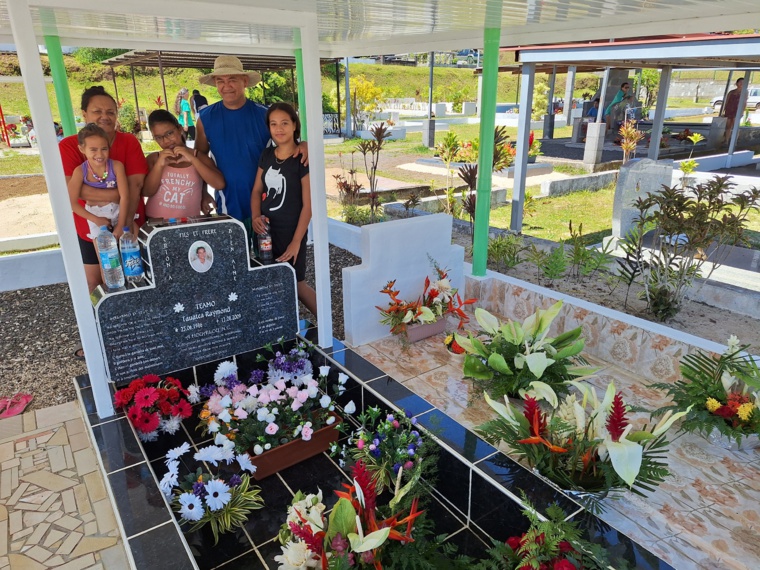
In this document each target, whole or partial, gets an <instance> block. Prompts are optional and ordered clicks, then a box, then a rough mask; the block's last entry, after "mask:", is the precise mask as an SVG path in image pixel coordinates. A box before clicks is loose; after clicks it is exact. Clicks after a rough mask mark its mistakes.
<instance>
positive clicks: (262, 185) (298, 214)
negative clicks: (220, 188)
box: [251, 103, 317, 316]
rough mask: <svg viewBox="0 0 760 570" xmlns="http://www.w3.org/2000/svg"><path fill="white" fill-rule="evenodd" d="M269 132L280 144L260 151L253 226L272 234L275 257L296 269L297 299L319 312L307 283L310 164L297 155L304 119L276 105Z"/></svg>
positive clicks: (270, 112)
mask: <svg viewBox="0 0 760 570" xmlns="http://www.w3.org/2000/svg"><path fill="white" fill-rule="evenodd" d="M266 124H267V125H268V126H269V134H270V135H271V137H272V141H274V143H275V144H276V145H277V146H275V147H269V148H266V149H264V152H262V153H261V160H260V161H259V168H258V170H257V172H256V183H255V184H254V185H253V193H252V194H251V212H252V215H253V219H252V223H253V230H254V231H255V232H256V233H257V234H263V233H265V232H266V230H267V227H268V228H269V233H270V234H271V236H272V255H273V256H274V258H275V260H276V261H279V262H285V263H290V264H291V265H292V266H293V267H294V268H295V270H296V283H297V285H296V287H297V291H298V299H299V300H300V301H301V302H302V303H303V304H304V306H305V307H306V308H307V309H308V310H309V311H311V314H313V315H314V316H317V294H316V292H315V291H314V289H312V288H311V287H310V286H309V285H308V284H307V283H306V231H307V230H308V228H309V221H310V220H311V191H310V187H309V167H308V166H304V165H303V164H301V162H300V161H299V160H298V158H297V157H296V156H295V150H296V148H298V138H299V137H300V136H301V122H300V121H299V119H298V114H297V113H296V110H295V109H294V108H293V107H292V106H291V105H288V104H287V103H274V104H273V105H272V106H271V107H269V110H268V111H267V115H266Z"/></svg>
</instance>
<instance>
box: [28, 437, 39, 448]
mask: <svg viewBox="0 0 760 570" xmlns="http://www.w3.org/2000/svg"><path fill="white" fill-rule="evenodd" d="M26 445H27V449H37V438H36V437H35V438H34V439H30V440H29V441H28V442H27V443H26Z"/></svg>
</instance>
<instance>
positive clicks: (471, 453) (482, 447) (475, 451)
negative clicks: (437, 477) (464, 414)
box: [417, 410, 496, 463]
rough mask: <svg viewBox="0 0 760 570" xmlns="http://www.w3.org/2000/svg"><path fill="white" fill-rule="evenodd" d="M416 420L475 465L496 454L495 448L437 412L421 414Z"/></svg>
mask: <svg viewBox="0 0 760 570" xmlns="http://www.w3.org/2000/svg"><path fill="white" fill-rule="evenodd" d="M417 419H418V421H419V422H420V423H421V424H422V425H423V426H425V427H426V428H427V429H428V430H429V431H430V432H431V433H432V434H434V435H435V436H436V437H438V438H440V439H441V440H443V441H445V442H446V443H447V444H448V445H450V446H451V447H452V448H453V449H454V450H455V451H457V452H458V453H459V454H460V455H461V456H462V457H464V458H465V459H467V460H468V461H471V462H473V463H475V462H476V461H480V460H481V459H483V458H485V457H488V456H489V455H492V454H494V453H496V448H494V447H493V446H492V445H490V444H488V443H486V442H485V441H484V440H483V439H481V438H480V437H478V436H477V435H475V434H474V433H473V432H471V431H470V430H468V429H466V428H465V427H463V426H462V425H460V424H459V423H458V422H456V421H455V420H453V419H451V418H450V417H449V416H447V415H446V414H444V413H442V412H440V411H439V410H433V411H432V412H428V413H426V414H422V415H421V416H420V417H419V418H417Z"/></svg>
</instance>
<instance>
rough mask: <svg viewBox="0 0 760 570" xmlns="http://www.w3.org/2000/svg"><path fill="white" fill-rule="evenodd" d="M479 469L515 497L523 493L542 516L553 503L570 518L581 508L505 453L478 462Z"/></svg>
mask: <svg viewBox="0 0 760 570" xmlns="http://www.w3.org/2000/svg"><path fill="white" fill-rule="evenodd" d="M478 468H480V469H481V470H482V471H483V472H484V473H485V474H486V475H488V476H489V477H491V478H492V479H493V480H494V481H496V482H498V483H499V484H500V485H502V486H503V487H505V488H506V489H508V490H509V491H510V492H511V493H513V494H514V495H516V496H518V497H520V496H521V493H525V495H526V496H527V498H528V500H529V501H530V502H531V504H532V505H533V506H534V507H535V508H536V509H537V510H538V512H540V513H542V514H546V507H548V506H549V505H551V504H553V503H557V504H558V505H559V507H560V508H561V509H562V510H563V511H565V513H567V514H568V516H569V515H570V514H572V513H574V512H576V511H577V510H578V509H579V508H580V505H578V504H577V503H576V502H575V501H572V500H570V499H569V498H568V497H567V496H566V495H565V494H564V493H562V492H560V491H558V490H557V489H555V488H554V487H552V486H551V485H549V484H548V483H547V482H546V481H544V480H543V479H541V478H540V477H537V476H536V475H534V474H533V473H532V472H531V471H530V470H529V469H526V468H525V467H523V466H522V465H520V464H519V463H517V462H516V461H515V460H514V459H511V458H510V457H508V456H507V455H505V454H503V453H497V454H496V455H494V456H492V457H489V458H488V459H485V460H483V461H480V462H478Z"/></svg>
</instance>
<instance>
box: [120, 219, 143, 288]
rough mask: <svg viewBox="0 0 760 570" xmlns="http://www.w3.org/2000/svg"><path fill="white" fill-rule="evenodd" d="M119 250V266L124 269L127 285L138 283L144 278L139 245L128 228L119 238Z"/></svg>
mask: <svg viewBox="0 0 760 570" xmlns="http://www.w3.org/2000/svg"><path fill="white" fill-rule="evenodd" d="M119 249H120V250H121V265H122V267H123V268H124V277H125V278H126V280H127V283H139V282H140V281H142V280H143V277H145V272H144V271H143V265H142V257H141V256H140V244H139V243H138V242H137V238H136V237H135V235H134V234H133V233H132V232H130V231H129V228H128V227H125V228H124V233H123V234H121V237H120V238H119Z"/></svg>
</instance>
